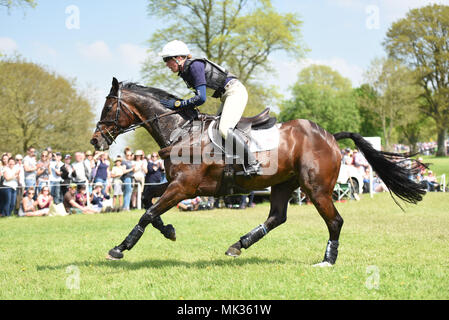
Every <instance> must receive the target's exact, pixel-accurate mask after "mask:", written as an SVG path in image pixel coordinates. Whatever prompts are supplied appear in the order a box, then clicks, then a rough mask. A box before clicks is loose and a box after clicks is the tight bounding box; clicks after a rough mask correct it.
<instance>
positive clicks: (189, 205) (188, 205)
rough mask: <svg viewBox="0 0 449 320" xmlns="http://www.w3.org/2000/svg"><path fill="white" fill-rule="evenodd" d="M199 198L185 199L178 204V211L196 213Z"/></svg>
mask: <svg viewBox="0 0 449 320" xmlns="http://www.w3.org/2000/svg"><path fill="white" fill-rule="evenodd" d="M200 202H201V198H200V197H196V198H193V199H185V200H182V201H181V202H180V203H178V209H179V210H181V211H196V210H198V208H199V206H200Z"/></svg>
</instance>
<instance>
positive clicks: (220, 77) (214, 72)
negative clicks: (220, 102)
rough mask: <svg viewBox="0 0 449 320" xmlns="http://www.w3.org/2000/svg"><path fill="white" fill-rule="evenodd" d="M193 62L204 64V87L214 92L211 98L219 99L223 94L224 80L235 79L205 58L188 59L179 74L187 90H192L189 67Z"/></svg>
mask: <svg viewBox="0 0 449 320" xmlns="http://www.w3.org/2000/svg"><path fill="white" fill-rule="evenodd" d="M195 61H201V62H204V71H205V74H206V87H207V88H210V89H213V90H215V92H214V94H213V95H212V97H213V98H220V97H221V95H222V94H223V93H224V91H225V89H224V87H225V83H226V79H228V78H237V77H236V76H234V75H233V74H232V73H230V72H228V71H226V70H225V69H224V68H223V67H221V66H219V65H218V64H216V63H214V62H212V61H209V60H208V59H206V58H202V59H188V60H186V61H185V63H184V69H183V71H182V72H180V73H179V76H181V78H182V79H183V80H184V82H185V83H186V85H187V87H188V88H189V89H194V88H193V85H192V83H191V81H190V80H191V79H190V74H189V69H190V65H191V64H192V63H193V62H195Z"/></svg>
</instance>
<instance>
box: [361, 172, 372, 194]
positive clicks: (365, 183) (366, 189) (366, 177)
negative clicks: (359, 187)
mask: <svg viewBox="0 0 449 320" xmlns="http://www.w3.org/2000/svg"><path fill="white" fill-rule="evenodd" d="M370 179H371V175H370V169H369V168H366V169H365V172H364V173H363V193H369V192H370V190H369V188H370V187H369V186H370Z"/></svg>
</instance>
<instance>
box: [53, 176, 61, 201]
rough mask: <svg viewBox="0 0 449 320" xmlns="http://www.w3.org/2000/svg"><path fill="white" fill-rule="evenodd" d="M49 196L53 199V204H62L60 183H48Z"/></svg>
mask: <svg viewBox="0 0 449 320" xmlns="http://www.w3.org/2000/svg"><path fill="white" fill-rule="evenodd" d="M50 194H51V196H52V197H53V202H54V203H55V204H60V203H61V202H62V195H61V183H60V182H57V181H50Z"/></svg>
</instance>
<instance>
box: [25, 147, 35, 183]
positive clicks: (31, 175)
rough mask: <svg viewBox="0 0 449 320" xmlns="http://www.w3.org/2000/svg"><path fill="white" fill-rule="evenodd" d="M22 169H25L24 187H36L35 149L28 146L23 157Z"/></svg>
mask: <svg viewBox="0 0 449 320" xmlns="http://www.w3.org/2000/svg"><path fill="white" fill-rule="evenodd" d="M23 169H24V171H25V189H26V190H28V188H30V187H33V188H35V187H36V174H37V160H36V149H34V148H33V147H29V148H28V150H27V155H26V156H25V158H23Z"/></svg>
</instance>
